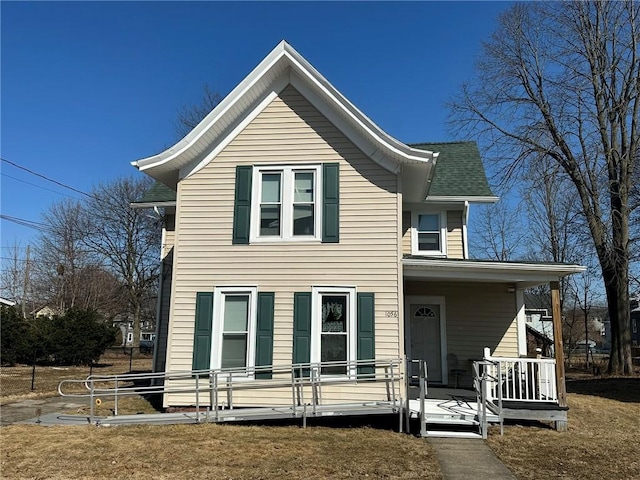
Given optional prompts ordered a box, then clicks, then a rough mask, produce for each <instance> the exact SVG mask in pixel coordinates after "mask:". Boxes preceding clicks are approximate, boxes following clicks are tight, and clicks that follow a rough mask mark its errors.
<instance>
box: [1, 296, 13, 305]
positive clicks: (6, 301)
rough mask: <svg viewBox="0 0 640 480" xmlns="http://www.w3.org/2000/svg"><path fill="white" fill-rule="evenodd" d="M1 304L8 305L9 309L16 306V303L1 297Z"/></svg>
mask: <svg viewBox="0 0 640 480" xmlns="http://www.w3.org/2000/svg"><path fill="white" fill-rule="evenodd" d="M0 304H2V305H7V306H9V307H13V306H14V305H15V304H16V302H14V301H12V300H8V299H6V298H2V297H0Z"/></svg>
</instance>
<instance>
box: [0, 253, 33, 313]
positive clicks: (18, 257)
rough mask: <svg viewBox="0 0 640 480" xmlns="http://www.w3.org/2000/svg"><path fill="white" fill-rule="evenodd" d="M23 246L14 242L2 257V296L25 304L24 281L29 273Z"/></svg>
mask: <svg viewBox="0 0 640 480" xmlns="http://www.w3.org/2000/svg"><path fill="white" fill-rule="evenodd" d="M22 251H23V247H22V245H20V243H19V242H14V244H13V245H11V246H10V247H8V251H7V253H6V254H5V255H6V256H3V258H2V276H1V281H2V286H1V288H2V296H3V297H5V298H7V299H9V300H12V301H14V302H17V303H20V304H24V303H26V302H27V298H25V296H24V281H25V276H26V274H27V269H26V264H27V260H26V258H25V257H24V255H23V253H22Z"/></svg>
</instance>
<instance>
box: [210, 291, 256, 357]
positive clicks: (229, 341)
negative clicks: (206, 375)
mask: <svg viewBox="0 0 640 480" xmlns="http://www.w3.org/2000/svg"><path fill="white" fill-rule="evenodd" d="M255 301H256V289H255V288H243V287H227V288H217V289H216V291H215V298H214V302H213V305H214V335H213V345H212V347H213V349H212V351H213V355H212V368H223V369H224V368H247V367H253V366H254V354H255V345H254V344H255V342H254V337H255V328H256V305H255Z"/></svg>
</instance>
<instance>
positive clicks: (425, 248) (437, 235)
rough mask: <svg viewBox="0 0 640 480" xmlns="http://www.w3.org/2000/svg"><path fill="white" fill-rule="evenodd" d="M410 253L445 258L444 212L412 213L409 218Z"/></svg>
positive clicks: (445, 229)
mask: <svg viewBox="0 0 640 480" xmlns="http://www.w3.org/2000/svg"><path fill="white" fill-rule="evenodd" d="M411 223H412V225H411V230H412V239H411V243H412V253H413V254H414V255H434V256H446V254H447V243H446V231H447V228H446V215H445V213H444V212H435V213H433V212H414V213H413V214H412V218H411Z"/></svg>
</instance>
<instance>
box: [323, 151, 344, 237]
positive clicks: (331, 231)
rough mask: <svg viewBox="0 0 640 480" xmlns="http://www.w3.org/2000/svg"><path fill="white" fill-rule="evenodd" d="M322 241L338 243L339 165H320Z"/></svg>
mask: <svg viewBox="0 0 640 480" xmlns="http://www.w3.org/2000/svg"><path fill="white" fill-rule="evenodd" d="M322 241H323V242H324V243H338V242H339V241H340V164H338V163H325V164H323V165H322Z"/></svg>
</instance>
